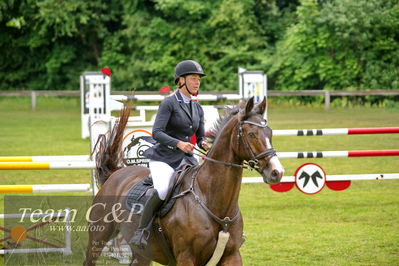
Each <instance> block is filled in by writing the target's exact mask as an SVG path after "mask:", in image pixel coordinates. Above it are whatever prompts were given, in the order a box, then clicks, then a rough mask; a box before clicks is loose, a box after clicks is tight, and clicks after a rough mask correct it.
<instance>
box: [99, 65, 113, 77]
mask: <svg viewBox="0 0 399 266" xmlns="http://www.w3.org/2000/svg"><path fill="white" fill-rule="evenodd" d="M101 72H102V73H103V74H104V75H107V76H108V77H111V69H110V68H109V67H104V68H101Z"/></svg>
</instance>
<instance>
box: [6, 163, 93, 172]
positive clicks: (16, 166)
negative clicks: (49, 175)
mask: <svg viewBox="0 0 399 266" xmlns="http://www.w3.org/2000/svg"><path fill="white" fill-rule="evenodd" d="M95 167H96V163H95V162H94V161H86V162H80V161H75V162H72V161H71V162H0V170H62V169H94V168H95Z"/></svg>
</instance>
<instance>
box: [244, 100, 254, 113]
mask: <svg viewBox="0 0 399 266" xmlns="http://www.w3.org/2000/svg"><path fill="white" fill-rule="evenodd" d="M253 108H254V97H253V96H252V97H251V98H249V100H248V102H247V104H246V105H245V114H246V115H247V114H249V112H251V111H252V109H253Z"/></svg>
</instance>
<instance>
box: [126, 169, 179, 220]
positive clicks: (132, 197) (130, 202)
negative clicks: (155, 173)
mask: <svg viewBox="0 0 399 266" xmlns="http://www.w3.org/2000/svg"><path fill="white" fill-rule="evenodd" d="M153 187H154V185H153V182H152V178H151V177H147V178H146V179H144V180H143V181H141V182H139V183H137V185H136V186H134V187H133V188H132V189H131V190H130V191H129V193H128V195H127V198H126V209H127V210H128V211H130V212H133V213H134V214H138V215H141V213H142V211H143V209H144V206H145V203H146V202H147V200H148V196H146V192H147V190H148V189H150V188H153ZM180 187H181V184H179V185H177V186H176V187H174V188H173V193H172V194H171V197H170V198H169V200H168V201H167V202H165V203H164V204H163V205H162V206H161V208H160V209H159V211H158V216H159V217H161V218H162V217H164V216H165V215H166V214H168V212H169V211H170V210H171V209H172V207H173V205H174V204H175V202H176V199H174V198H173V196H175V195H177V194H178V193H179V190H180Z"/></svg>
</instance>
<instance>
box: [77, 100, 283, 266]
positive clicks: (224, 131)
mask: <svg viewBox="0 0 399 266" xmlns="http://www.w3.org/2000/svg"><path fill="white" fill-rule="evenodd" d="M265 109H266V99H264V100H263V101H262V102H261V103H260V104H257V105H255V104H254V99H253V98H251V99H249V100H248V101H247V102H245V103H243V104H242V105H241V106H239V107H237V108H236V109H233V110H232V111H231V112H230V113H229V114H228V115H226V116H225V117H224V119H221V120H220V121H219V125H218V126H217V129H218V130H217V132H216V137H215V140H214V142H213V145H212V148H211V149H210V151H209V152H208V154H207V159H206V160H205V161H204V162H203V163H202V164H201V165H200V166H197V169H196V171H194V174H193V175H192V176H186V177H185V178H184V179H183V181H182V186H181V188H180V192H182V193H181V195H182V196H181V197H180V198H178V199H177V200H176V203H175V205H174V206H173V208H172V209H171V211H170V212H169V213H168V214H167V215H166V216H164V217H163V218H161V219H159V220H157V221H158V222H159V226H160V227H159V228H161V229H162V232H163V234H164V235H165V237H166V239H167V242H168V244H169V247H170V250H171V254H172V256H173V259H174V260H175V261H174V262H173V260H172V261H171V259H170V256H169V259H168V256H167V253H165V251H164V248H163V246H162V245H161V244H160V242H161V241H160V239H159V237H158V234H156V233H155V230H154V231H153V232H152V233H151V236H150V239H149V242H148V243H149V244H148V249H149V250H150V252H149V251H142V250H139V249H137V248H136V247H134V246H132V247H131V248H132V251H133V259H132V262H131V265H150V263H151V261H156V262H158V263H161V264H168V263H170V264H176V265H179V266H182V265H184V266H188V265H206V264H207V263H208V262H209V260H210V258H211V257H212V255H213V253H214V251H215V247H216V245H217V243H218V235H219V232H221V231H224V232H228V233H229V236H230V237H229V238H228V241H227V244H226V246H225V248H224V249H222V252H221V254H220V260H219V258H218V259H217V261H216V262H214V263H213V265H216V264H217V265H235V266H236V265H242V259H241V255H240V251H239V248H240V246H241V244H242V243H243V220H242V217H241V212H240V209H239V206H238V197H239V193H240V188H241V181H242V173H243V167H244V163H245V162H246V163H247V165H250V166H251V167H252V168H255V169H256V170H257V171H258V172H259V173H260V174H261V175H262V177H263V180H264V182H265V183H268V184H275V183H278V182H280V180H281V178H282V176H283V173H284V169H283V167H282V165H281V164H280V162H279V160H278V158H277V156H276V152H275V150H274V149H273V147H272V141H271V138H272V130H271V129H270V128H269V127H268V126H267V122H266V121H265V120H264V119H263V113H264V112H265ZM128 116H129V112H127V111H125V110H124V111H123V112H122V114H121V117H120V121H119V124H118V125H116V128H114V130H113V132H112V133H111V136H110V137H109V138H108V139H107V140H105V139H103V140H105V142H103V143H102V146H101V147H102V148H100V151H99V153H98V155H97V170H98V173H99V177H100V180H99V181H100V183H101V184H102V186H101V189H100V191H99V192H98V194H97V195H96V197H95V198H94V200H93V205H92V209H91V212H90V225H91V226H97V228H98V227H99V226H100V227H101V228H103V230H99V231H96V230H93V231H89V244H88V247H87V251H86V260H85V262H84V265H95V262H96V260H97V258H98V257H99V256H100V254H101V251H102V248H103V247H104V244H105V243H106V242H107V241H108V240H109V239H111V237H113V236H115V235H116V233H118V232H120V233H121V234H122V235H123V236H124V238H125V239H126V241H129V240H130V239H131V237H132V236H133V233H134V231H135V230H136V228H137V226H138V222H139V216H137V215H136V214H133V215H132V214H131V213H129V211H127V210H126V209H124V208H125V207H124V206H125V204H124V198H125V197H126V196H127V194H128V192H129V191H130V190H131V188H132V187H133V186H135V184H137V183H138V182H139V181H141V180H143V179H144V178H145V177H147V176H148V175H149V169H147V168H144V167H140V166H130V167H122V158H121V152H120V151H121V148H120V146H121V143H122V141H121V140H122V138H123V131H124V128H125V126H126V122H127V118H128ZM115 206H117V207H115ZM111 213H112V215H111ZM111 217H112V218H111Z"/></svg>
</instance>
